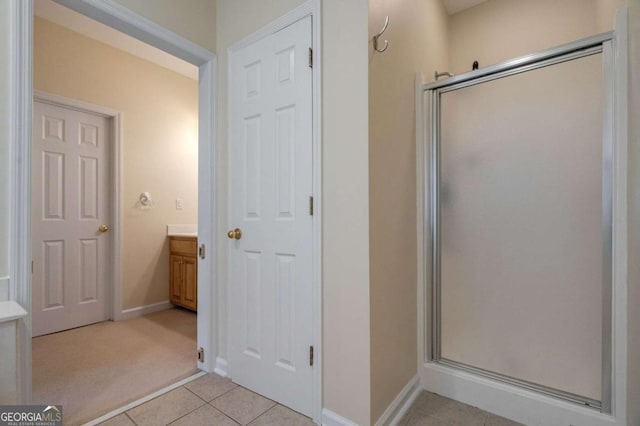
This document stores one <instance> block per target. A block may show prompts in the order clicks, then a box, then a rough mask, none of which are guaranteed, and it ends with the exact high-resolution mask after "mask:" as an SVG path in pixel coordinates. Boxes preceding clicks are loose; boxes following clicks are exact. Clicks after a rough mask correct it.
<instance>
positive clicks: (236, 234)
mask: <svg viewBox="0 0 640 426" xmlns="http://www.w3.org/2000/svg"><path fill="white" fill-rule="evenodd" d="M227 237H229V238H231V239H232V240H233V239H236V240H239V239H240V238H242V230H241V229H240V228H236V229H232V230H231V231H229V232H227Z"/></svg>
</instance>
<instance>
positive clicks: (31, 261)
mask: <svg viewBox="0 0 640 426" xmlns="http://www.w3.org/2000/svg"><path fill="white" fill-rule="evenodd" d="M31 275H33V260H32V261H31Z"/></svg>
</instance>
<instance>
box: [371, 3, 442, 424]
mask: <svg viewBox="0 0 640 426" xmlns="http://www.w3.org/2000/svg"><path fill="white" fill-rule="evenodd" d="M386 15H389V17H390V25H389V27H388V29H387V31H386V32H385V34H384V36H383V38H385V39H387V40H388V41H389V47H388V49H387V51H386V52H384V53H382V54H379V53H374V52H373V49H372V44H371V43H370V44H369V48H370V51H369V52H370V53H369V220H370V223H369V239H370V244H371V247H370V274H371V294H370V300H371V422H372V423H374V422H375V421H376V420H377V419H378V418H379V417H380V416H381V415H382V413H383V412H384V410H385V409H386V408H387V407H388V406H389V404H390V403H391V402H392V401H393V399H394V398H395V397H396V396H397V395H398V393H400V391H401V390H402V388H403V387H404V386H405V385H406V384H407V382H408V381H409V380H411V379H412V378H413V377H414V376H415V375H416V374H417V365H418V360H417V330H416V327H417V322H418V318H417V312H416V310H417V303H416V300H417V299H416V298H417V286H416V269H417V264H416V261H417V258H416V244H417V242H416V234H415V224H416V148H415V104H414V102H415V88H414V75H415V73H416V72H417V71H423V72H424V73H425V74H426V76H427V78H428V79H430V78H431V75H432V74H433V70H435V69H439V70H444V69H447V66H448V49H447V47H448V46H447V35H448V33H447V25H448V22H447V21H448V16H447V13H446V10H445V9H444V7H443V5H442V3H441V2H440V0H429V1H424V0H399V1H392V0H370V1H369V37H370V39H371V38H372V37H373V35H374V34H376V33H377V32H378V31H379V30H380V28H381V26H382V24H383V23H384V18H385V16H386Z"/></svg>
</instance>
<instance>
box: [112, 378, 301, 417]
mask: <svg viewBox="0 0 640 426" xmlns="http://www.w3.org/2000/svg"><path fill="white" fill-rule="evenodd" d="M169 424H170V425H172V426H190V425H192V426H204V425H215V426H218V425H219V426H238V425H239V424H240V425H243V426H244V425H251V426H276V425H278V426H312V425H313V424H314V423H313V422H312V421H311V419H309V418H307V417H305V416H303V415H301V414H298V413H296V412H295V411H292V410H290V409H288V408H286V407H284V406H282V405H279V404H276V403H275V402H273V401H271V400H270V399H267V398H264V397H262V396H260V395H258V394H256V393H254V392H251V391H249V390H247V389H245V388H243V387H241V386H238V385H236V384H234V383H232V382H231V381H230V380H229V379H226V378H223V377H220V376H218V375H217V374H213V373H212V374H208V375H206V376H202V377H200V378H199V379H196V380H194V381H193V382H190V383H187V384H186V385H184V386H181V387H179V388H176V389H174V390H172V391H170V392H168V393H166V394H164V395H161V396H159V397H157V398H155V399H152V400H151V401H149V402H146V403H144V404H142V405H139V406H137V407H135V408H132V409H131V410H129V411H127V412H125V413H122V414H120V415H118V416H116V417H113V418H112V419H109V420H107V421H106V422H104V423H101V425H103V426H131V425H138V426H146V425H150V426H162V425H169Z"/></svg>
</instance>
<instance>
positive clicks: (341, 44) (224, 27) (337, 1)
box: [216, 0, 370, 425]
mask: <svg viewBox="0 0 640 426" xmlns="http://www.w3.org/2000/svg"><path fill="white" fill-rule="evenodd" d="M301 3H302V0H278V1H270V2H256V1H250V0H219V1H218V10H217V29H218V30H217V49H216V51H217V52H218V55H219V56H218V58H219V71H220V74H219V75H220V78H219V80H218V83H219V92H218V93H219V94H220V98H219V102H218V107H219V115H218V125H219V133H218V136H219V141H220V150H219V155H218V157H219V158H220V161H221V164H219V167H220V168H219V175H218V178H219V182H220V186H219V191H218V193H219V194H220V198H219V201H220V211H219V217H220V221H219V224H218V225H219V227H220V229H221V230H225V229H227V226H231V224H229V223H227V219H226V202H225V199H224V195H223V194H224V193H225V192H226V188H227V186H226V185H227V183H226V167H225V164H224V162H225V159H226V158H227V149H226V119H227V115H226V111H225V108H226V90H227V83H226V71H227V69H226V67H227V48H228V47H229V46H230V45H232V44H233V43H235V42H237V41H239V40H240V39H242V38H243V37H244V36H247V35H249V34H251V33H253V32H255V31H257V30H258V29H259V28H261V27H262V26H264V25H266V24H267V23H269V22H270V21H272V20H273V19H275V18H277V17H279V16H281V15H283V14H284V13H286V12H287V11H289V10H291V9H292V8H294V7H295V6H297V5H299V4H301ZM322 13H323V17H322V19H323V24H322V31H323V36H322V42H323V49H322V54H323V61H324V65H323V67H322V72H323V78H322V79H323V80H322V83H323V94H322V95H323V108H322V113H323V123H322V131H323V138H322V145H323V148H322V155H323V167H322V174H323V177H322V185H323V194H322V196H323V209H322V214H323V224H322V225H323V237H322V242H323V265H322V273H323V315H324V319H323V353H322V356H323V366H322V368H323V395H324V407H325V408H327V409H329V410H331V411H334V412H336V413H338V414H340V415H341V416H343V417H346V418H348V419H350V420H352V421H354V422H357V423H358V424H362V425H367V424H369V423H370V421H369V420H370V401H369V395H370V378H369V360H370V355H369V243H368V240H369V238H368V237H369V235H368V234H369V224H368V217H369V216H368V164H367V158H368V148H367V145H368V141H367V50H366V46H367V43H366V37H367V16H368V7H367V2H366V0H327V1H324V2H323V10H322ZM226 248H227V244H226V242H225V241H221V242H220V245H219V247H218V250H219V253H220V259H219V261H218V265H219V268H220V271H219V283H220V291H219V295H220V300H221V301H224V300H226V293H225V291H224V283H225V279H226V257H225V254H226V253H225V252H226ZM220 314H221V317H220V321H222V322H224V323H226V310H225V308H224V306H221V307H220ZM222 328H223V329H224V328H225V327H224V326H223V327H222ZM221 337H222V341H221V342H220V346H221V356H223V357H224V356H225V351H226V345H225V344H224V341H225V339H226V336H221Z"/></svg>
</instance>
